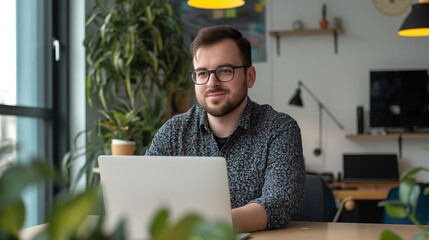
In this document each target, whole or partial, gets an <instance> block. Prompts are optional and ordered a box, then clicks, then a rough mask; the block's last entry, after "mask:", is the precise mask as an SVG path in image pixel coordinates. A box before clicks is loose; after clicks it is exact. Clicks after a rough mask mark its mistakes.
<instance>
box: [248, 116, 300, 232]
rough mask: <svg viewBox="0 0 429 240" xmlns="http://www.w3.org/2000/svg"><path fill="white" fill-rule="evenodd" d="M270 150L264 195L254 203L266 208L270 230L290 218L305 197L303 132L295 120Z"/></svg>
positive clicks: (282, 131) (283, 131)
mask: <svg viewBox="0 0 429 240" xmlns="http://www.w3.org/2000/svg"><path fill="white" fill-rule="evenodd" d="M268 151H269V152H268V156H267V158H268V159H267V168H266V171H265V182H264V186H263V188H262V195H261V197H260V198H257V199H254V200H252V201H251V203H258V204H260V205H261V206H262V207H264V209H265V211H266V213H267V216H268V226H267V229H274V228H280V227H283V226H284V225H285V224H286V223H288V222H289V221H290V219H291V216H292V215H293V214H294V213H295V212H296V211H297V210H298V209H299V207H300V206H301V204H302V201H303V197H304V185H305V167H304V160H303V154H302V143H301V131H300V129H299V127H298V124H297V123H296V122H295V121H294V120H291V121H289V123H288V124H287V126H286V129H285V128H283V130H281V131H279V132H278V133H276V134H275V136H274V137H273V140H272V142H271V144H270V146H269V150H268Z"/></svg>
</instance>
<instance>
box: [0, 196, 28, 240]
mask: <svg viewBox="0 0 429 240" xmlns="http://www.w3.org/2000/svg"><path fill="white" fill-rule="evenodd" d="M24 220H25V206H24V202H23V201H22V200H21V199H19V200H18V201H16V202H14V203H12V204H8V205H6V206H2V207H1V208H0V232H1V231H3V232H5V233H7V234H11V235H12V236H14V237H18V233H19V230H20V229H21V228H22V226H23V225H24Z"/></svg>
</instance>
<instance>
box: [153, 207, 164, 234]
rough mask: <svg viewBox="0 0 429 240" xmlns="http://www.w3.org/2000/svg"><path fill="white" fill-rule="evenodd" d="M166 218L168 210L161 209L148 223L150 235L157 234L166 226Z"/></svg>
mask: <svg viewBox="0 0 429 240" xmlns="http://www.w3.org/2000/svg"><path fill="white" fill-rule="evenodd" d="M167 220H168V211H167V210H166V209H161V210H160V211H159V212H158V213H157V214H156V215H155V217H154V219H153V220H152V223H151V225H150V234H151V236H156V235H158V234H159V233H160V232H161V231H162V230H163V229H165V227H166V226H167Z"/></svg>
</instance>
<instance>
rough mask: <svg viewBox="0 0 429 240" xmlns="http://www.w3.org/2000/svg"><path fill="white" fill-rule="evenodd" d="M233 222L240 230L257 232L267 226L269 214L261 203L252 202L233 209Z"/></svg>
mask: <svg viewBox="0 0 429 240" xmlns="http://www.w3.org/2000/svg"><path fill="white" fill-rule="evenodd" d="M232 223H233V224H234V228H236V229H237V230H238V231H240V232H255V231H260V230H264V229H265V228H267V224H268V216H267V213H266V212H265V209H264V208H263V207H262V206H261V205H259V204H257V203H250V204H248V205H245V206H242V207H239V208H234V209H232Z"/></svg>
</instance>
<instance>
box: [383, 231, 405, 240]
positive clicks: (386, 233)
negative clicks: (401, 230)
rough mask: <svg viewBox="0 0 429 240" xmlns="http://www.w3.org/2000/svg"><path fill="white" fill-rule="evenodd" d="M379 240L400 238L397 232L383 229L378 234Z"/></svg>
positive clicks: (398, 239)
mask: <svg viewBox="0 0 429 240" xmlns="http://www.w3.org/2000/svg"><path fill="white" fill-rule="evenodd" d="M380 240H402V238H401V237H400V236H399V235H398V234H396V233H394V232H392V231H390V230H388V229H385V230H383V231H382V232H381V234H380Z"/></svg>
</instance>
